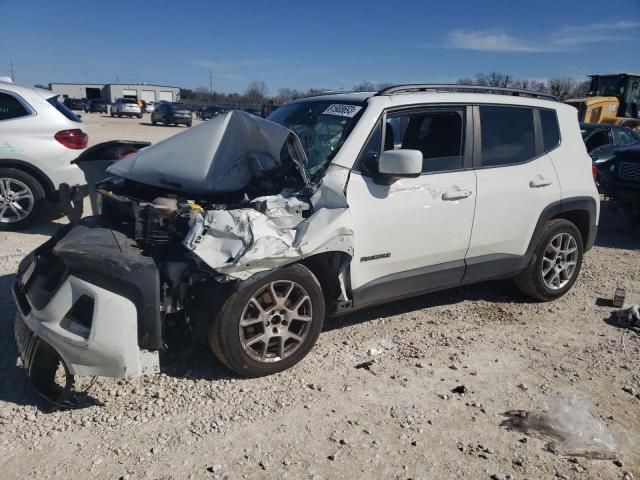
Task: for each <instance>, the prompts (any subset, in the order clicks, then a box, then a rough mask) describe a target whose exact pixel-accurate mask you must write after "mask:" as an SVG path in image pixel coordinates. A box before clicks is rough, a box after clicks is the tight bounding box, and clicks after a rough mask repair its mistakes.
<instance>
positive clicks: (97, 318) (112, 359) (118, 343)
mask: <svg viewBox="0 0 640 480" xmlns="http://www.w3.org/2000/svg"><path fill="white" fill-rule="evenodd" d="M13 294H14V298H15V301H16V305H17V306H18V315H19V318H18V319H16V322H20V321H22V322H24V324H25V325H26V327H27V328H28V329H29V330H30V331H31V332H33V333H34V334H35V335H36V336H37V337H38V339H40V340H42V341H44V342H45V343H47V344H48V345H49V346H51V347H52V348H53V349H54V350H55V351H56V353H57V354H58V355H59V356H60V358H61V359H62V361H63V362H64V363H65V365H66V366H67V368H68V370H69V373H71V374H72V375H100V376H105V377H116V378H128V377H135V376H139V375H148V374H153V373H158V372H159V371H160V362H159V355H158V351H151V350H144V349H141V348H139V347H138V342H137V338H138V336H137V312H136V307H135V305H134V304H133V303H132V302H131V301H130V300H128V299H126V298H124V297H121V296H120V295H117V294H115V293H113V292H110V291H108V290H105V289H104V288H100V287H98V286H96V285H92V284H91V283H89V282H85V281H84V280H81V279H79V278H76V277H73V276H69V277H67V279H66V280H65V281H64V283H63V284H62V286H61V287H60V288H59V289H58V291H57V292H56V294H55V295H54V296H53V298H52V299H51V301H50V302H49V303H48V304H47V306H46V307H44V308H42V309H41V310H34V309H33V308H31V307H30V305H29V303H28V300H27V298H26V296H25V295H24V294H23V293H22V292H21V291H20V289H19V285H18V284H16V285H14V289H13ZM82 298H85V299H86V298H90V299H93V306H92V308H88V309H87V308H85V311H84V312H77V309H76V312H73V307H74V305H78V304H79V300H80V299H82ZM79 314H80V315H87V316H90V318H84V319H79V318H74V317H77V316H78V315H79ZM79 321H82V323H80V322H79ZM85 324H89V325H90V328H87V327H86V326H85ZM16 330H17V329H16ZM25 336H27V337H29V335H28V334H26V335H25ZM17 340H18V339H17ZM33 341H34V340H32V342H33ZM17 343H18V349H19V350H20V355H21V356H22V360H23V364H24V365H25V366H27V369H29V367H30V366H31V365H30V364H31V363H32V360H33V358H34V356H35V354H36V352H35V351H34V348H35V347H33V346H31V347H30V346H29V342H25V343H26V345H21V342H20V341H18V342H17Z"/></svg>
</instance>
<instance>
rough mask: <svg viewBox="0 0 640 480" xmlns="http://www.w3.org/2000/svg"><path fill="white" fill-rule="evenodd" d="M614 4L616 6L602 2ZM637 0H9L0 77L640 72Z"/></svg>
mask: <svg viewBox="0 0 640 480" xmlns="http://www.w3.org/2000/svg"><path fill="white" fill-rule="evenodd" d="M605 10H606V15H605V14H603V12H604V11H605ZM638 45H640V0H607V1H606V2H604V3H603V2H602V0H598V1H592V0H581V1H573V0H553V1H548V0H538V1H536V2H523V1H517V0H513V1H497V0H494V1H491V0H482V1H479V0H476V1H461V0H457V1H451V2H446V1H445V2H443V1H437V2H436V1H433V2H432V1H408V2H401V1H396V2H392V1H388V0H387V1H374V0H371V1H368V2H356V1H352V2H350V1H348V0H342V1H333V0H323V1H322V2H305V1H300V0H298V1H284V0H271V1H264V2H261V1H253V2H252V1H244V0H235V1H227V2H218V1H207V2H205V1H202V2H195V1H188V0H182V1H175V0H174V1H163V0H162V1H161V0H159V1H154V2H135V1H119V0H114V1H103V2H86V1H85V2H80V1H64V0H57V1H55V2H46V3H45V2H32V1H29V0H22V1H11V0H0V75H6V74H8V72H9V62H10V60H11V59H13V62H14V65H15V74H16V81H17V82H18V83H23V84H27V85H33V84H35V83H49V82H96V83H103V82H104V83H107V82H115V81H120V82H149V83H159V84H165V85H177V86H181V87H187V88H194V87H198V86H208V85H209V70H211V71H212V72H213V84H214V89H216V90H221V91H226V92H230V91H243V90H244V89H245V88H246V86H247V84H248V83H249V82H250V81H252V80H264V81H265V82H266V83H267V86H268V88H269V93H270V94H275V93H276V92H277V90H278V88H280V87H292V88H300V89H306V88H311V87H317V88H331V89H340V88H344V89H349V88H351V87H352V86H353V85H354V84H355V83H358V82H360V81H363V80H368V81H373V82H396V83H402V82H451V81H455V80H456V79H457V78H460V77H467V76H473V75H474V74H476V73H478V72H481V71H482V72H490V71H498V72H502V73H509V74H512V75H515V76H516V77H527V78H536V79H546V78H549V77H552V76H572V77H583V76H584V75H587V74H589V73H606V72H622V71H640V54H639V48H638Z"/></svg>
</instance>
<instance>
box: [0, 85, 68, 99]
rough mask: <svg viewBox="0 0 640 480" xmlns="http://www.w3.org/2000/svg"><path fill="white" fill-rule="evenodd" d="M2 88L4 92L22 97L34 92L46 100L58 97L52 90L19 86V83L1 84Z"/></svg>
mask: <svg viewBox="0 0 640 480" xmlns="http://www.w3.org/2000/svg"><path fill="white" fill-rule="evenodd" d="M0 88H2V89H4V90H9V91H10V92H13V93H17V94H18V95H20V96H22V97H24V96H28V95H30V94H32V93H34V92H35V93H38V94H39V95H40V96H41V97H43V98H45V99H49V98H51V97H55V96H57V95H58V94H57V93H54V92H52V91H51V90H46V89H44V88H35V87H25V86H24V85H19V84H17V83H8V82H0Z"/></svg>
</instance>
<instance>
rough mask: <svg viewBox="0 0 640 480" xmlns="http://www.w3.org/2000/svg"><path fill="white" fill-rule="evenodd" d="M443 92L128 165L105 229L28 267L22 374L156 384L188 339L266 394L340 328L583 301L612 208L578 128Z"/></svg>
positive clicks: (246, 122) (103, 193)
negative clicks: (364, 311)
mask: <svg viewBox="0 0 640 480" xmlns="http://www.w3.org/2000/svg"><path fill="white" fill-rule="evenodd" d="M433 88H434V87H433V86H430V85H410V86H406V85H405V86H397V87H389V88H385V89H383V90H381V91H380V92H377V93H350V94H337V95H325V96H319V97H314V98H304V99H300V100H296V101H294V102H291V103H289V104H286V105H283V106H281V107H280V108H279V109H278V110H277V111H276V112H274V113H273V114H272V115H271V116H270V117H269V118H268V120H265V119H262V118H259V117H257V116H255V115H250V114H247V113H245V112H241V111H231V112H229V113H226V114H223V115H219V116H217V117H215V118H213V119H212V120H210V121H208V122H203V123H202V124H200V125H198V126H196V127H193V128H191V129H189V130H188V131H185V132H183V133H180V134H178V135H175V136H172V137H170V138H168V139H166V140H164V141H162V142H160V143H158V144H155V145H151V146H150V147H147V148H145V149H143V150H140V151H139V152H138V153H136V154H134V155H133V156H130V157H128V158H125V159H123V160H120V161H117V162H115V163H113V165H111V167H109V169H108V172H107V173H108V174H109V178H108V179H107V180H105V181H104V182H103V183H100V184H99V185H98V187H97V195H98V196H99V199H100V202H98V203H99V204H101V205H102V210H101V214H100V215H99V216H96V217H90V218H86V219H84V220H82V221H81V222H79V223H78V224H76V225H75V226H71V227H69V228H68V229H67V230H65V231H64V232H61V233H60V234H59V235H57V236H56V237H55V238H53V239H52V240H50V241H49V242H47V243H46V244H44V245H43V246H41V247H39V248H38V249H36V250H35V251H34V252H33V253H31V254H30V255H28V256H27V257H26V258H25V259H24V260H23V261H22V262H21V264H20V267H19V270H18V274H17V283H16V286H15V289H14V291H15V295H16V305H17V306H18V311H19V312H20V313H19V315H18V317H17V319H16V331H19V332H20V335H19V340H18V349H19V351H20V352H21V355H22V356H23V357H25V359H24V360H23V361H24V363H25V365H31V368H30V371H33V369H34V368H35V365H36V363H37V362H41V364H45V363H46V362H47V361H49V362H51V361H53V360H50V359H51V358H53V359H54V360H55V361H56V362H62V363H64V364H65V365H66V367H67V368H68V371H69V372H71V374H73V375H105V376H112V377H131V376H136V375H144V374H147V373H152V372H157V371H158V370H159V352H160V351H161V350H163V349H164V348H165V347H166V345H167V343H168V342H169V341H170V340H171V339H172V338H175V336H176V335H179V336H181V338H190V339H193V341H198V340H204V341H208V342H209V345H210V347H211V349H212V350H213V352H214V353H215V354H216V355H217V357H218V358H219V359H220V360H221V361H222V362H223V363H224V364H225V365H227V366H228V367H229V368H230V369H231V370H233V371H234V372H236V373H237V374H239V375H243V376H249V377H256V376H261V375H267V374H272V373H275V372H278V371H282V370H284V369H287V368H289V367H291V366H292V365H294V364H296V363H297V362H299V361H300V360H302V359H303V358H304V357H305V355H307V353H308V352H309V351H310V350H311V348H312V347H313V345H314V343H315V342H316V339H317V338H318V336H319V335H320V332H321V331H322V325H323V321H324V319H325V317H326V316H327V315H338V314H342V313H347V312H351V311H354V310H355V309H359V308H366V307H369V306H371V305H375V304H380V303H384V302H388V301H392V300H396V299H401V298H406V297H410V296H415V295H421V294H424V293H426V292H431V291H435V290H440V289H446V288H457V287H460V286H461V285H466V284H470V283H474V282H479V281H484V280H488V279H495V278H509V277H514V278H515V282H516V285H517V286H518V287H519V288H520V290H521V291H522V292H523V293H524V294H526V295H528V296H530V297H531V298H533V299H535V300H539V301H551V300H554V299H557V298H559V297H561V296H562V295H564V294H565V293H567V292H568V291H569V289H571V287H572V286H573V284H574V282H575V281H576V279H577V278H578V275H579V272H580V268H581V265H582V259H583V254H584V253H585V252H586V251H588V250H589V249H590V248H591V247H592V245H593V243H594V239H595V234H596V229H597V225H598V215H599V198H600V197H599V194H598V192H597V190H596V188H595V185H594V181H593V178H592V171H591V165H592V163H591V159H590V157H589V156H588V154H587V152H586V149H585V147H584V144H583V142H582V140H581V138H580V135H579V125H578V120H577V116H576V114H575V109H573V108H572V107H570V106H568V105H564V104H562V103H559V102H557V101H552V100H551V101H550V100H549V99H547V98H548V96H546V95H545V94H540V93H534V92H525V93H523V92H522V91H518V90H516V91H513V92H511V91H508V90H507V92H510V93H514V94H517V95H513V96H512V95H492V94H487V93H473V92H475V91H477V88H478V87H465V86H460V85H456V86H455V91H446V90H443V87H441V86H440V87H438V91H437V92H434V91H433ZM482 89H483V90H491V88H490V87H482ZM464 90H467V91H464ZM496 91H498V90H496ZM499 91H501V92H504V91H505V90H504V89H502V90H499ZM155 113H156V114H158V113H159V112H158V111H157V110H156V112H155ZM561 138H562V142H561V141H560V139H561ZM496 288H500V287H499V285H497V286H496ZM58 292H64V293H58ZM67 312H69V313H67ZM36 336H37V338H40V339H41V343H40V345H47V347H46V348H47V352H48V353H51V352H57V354H56V355H57V356H56V355H51V354H50V355H49V357H47V358H44V357H42V358H40V357H38V355H37V353H35V354H34V353H33V352H32V351H31V350H30V349H29V348H28V347H29V345H32V344H33V341H34V340H33V339H34V338H36ZM53 371H55V369H53Z"/></svg>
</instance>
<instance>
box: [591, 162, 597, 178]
mask: <svg viewBox="0 0 640 480" xmlns="http://www.w3.org/2000/svg"><path fill="white" fill-rule="evenodd" d="M591 175H593V179H594V180H598V167H596V166H595V164H591Z"/></svg>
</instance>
